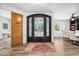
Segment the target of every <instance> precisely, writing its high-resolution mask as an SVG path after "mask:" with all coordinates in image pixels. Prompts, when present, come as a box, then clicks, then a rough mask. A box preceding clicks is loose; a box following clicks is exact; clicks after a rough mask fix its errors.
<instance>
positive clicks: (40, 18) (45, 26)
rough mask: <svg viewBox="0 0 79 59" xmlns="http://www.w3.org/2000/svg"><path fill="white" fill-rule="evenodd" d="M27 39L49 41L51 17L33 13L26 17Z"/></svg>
mask: <svg viewBox="0 0 79 59" xmlns="http://www.w3.org/2000/svg"><path fill="white" fill-rule="evenodd" d="M27 41H28V42H51V17H50V16H48V15H45V14H34V15H30V16H28V17H27Z"/></svg>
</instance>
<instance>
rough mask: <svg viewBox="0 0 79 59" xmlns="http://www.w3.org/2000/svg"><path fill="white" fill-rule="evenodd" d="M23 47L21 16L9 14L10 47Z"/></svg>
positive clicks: (13, 13)
mask: <svg viewBox="0 0 79 59" xmlns="http://www.w3.org/2000/svg"><path fill="white" fill-rule="evenodd" d="M15 45H23V16H22V15H21V14H18V13H15V12H11V46H15Z"/></svg>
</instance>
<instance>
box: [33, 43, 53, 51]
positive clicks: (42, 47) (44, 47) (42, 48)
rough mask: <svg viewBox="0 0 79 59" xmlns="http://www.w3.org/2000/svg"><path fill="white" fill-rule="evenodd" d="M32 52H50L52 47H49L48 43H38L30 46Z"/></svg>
mask: <svg viewBox="0 0 79 59" xmlns="http://www.w3.org/2000/svg"><path fill="white" fill-rule="evenodd" d="M32 51H33V52H51V51H53V48H52V47H50V46H49V45H45V44H39V45H35V46H34V47H33V48H32Z"/></svg>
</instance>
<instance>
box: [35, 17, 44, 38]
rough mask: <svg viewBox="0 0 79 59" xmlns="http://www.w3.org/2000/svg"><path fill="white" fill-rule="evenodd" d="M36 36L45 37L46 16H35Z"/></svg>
mask: <svg viewBox="0 0 79 59" xmlns="http://www.w3.org/2000/svg"><path fill="white" fill-rule="evenodd" d="M34 36H35V37H44V18H43V17H35V18H34Z"/></svg>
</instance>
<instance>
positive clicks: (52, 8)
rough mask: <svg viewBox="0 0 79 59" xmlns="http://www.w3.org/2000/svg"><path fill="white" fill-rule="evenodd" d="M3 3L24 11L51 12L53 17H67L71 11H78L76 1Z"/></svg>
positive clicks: (78, 6) (78, 7) (78, 5)
mask: <svg viewBox="0 0 79 59" xmlns="http://www.w3.org/2000/svg"><path fill="white" fill-rule="evenodd" d="M5 5H9V6H11V7H14V8H18V9H21V10H23V11H25V12H50V13H52V12H53V14H54V18H55V19H68V18H69V17H70V16H71V14H72V13H76V14H78V13H79V4H78V3H45V4H44V5H39V4H34V3H8V4H5Z"/></svg>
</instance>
